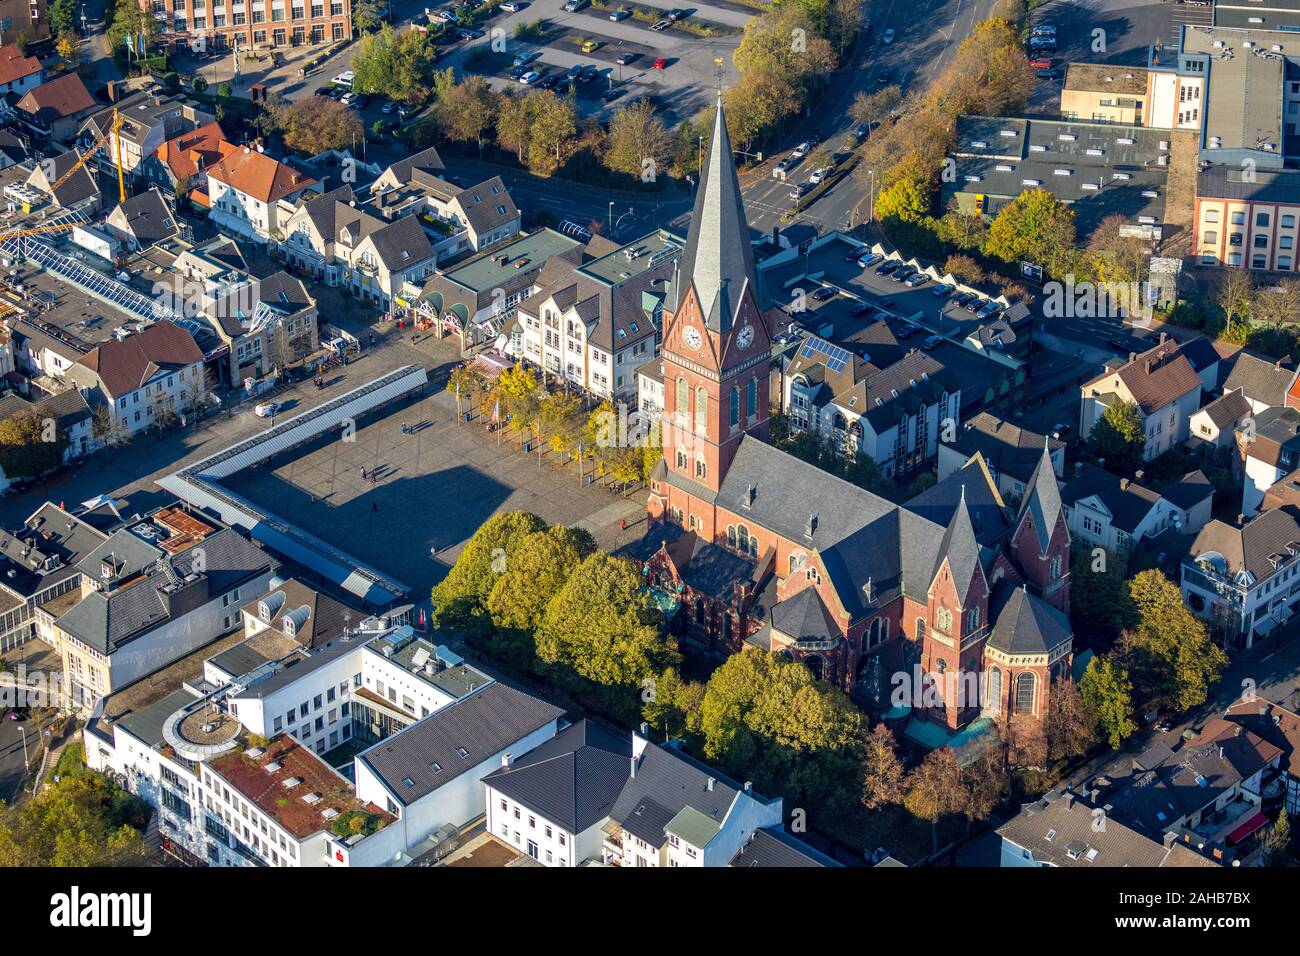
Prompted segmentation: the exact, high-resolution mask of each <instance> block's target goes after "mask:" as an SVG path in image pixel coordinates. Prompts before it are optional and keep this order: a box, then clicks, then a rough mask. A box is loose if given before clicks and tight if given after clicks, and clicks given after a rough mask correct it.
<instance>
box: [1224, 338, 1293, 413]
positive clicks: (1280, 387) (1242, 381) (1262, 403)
mask: <svg viewBox="0 0 1300 956" xmlns="http://www.w3.org/2000/svg"><path fill="white" fill-rule="evenodd" d="M1220 375H1221V376H1222V378H1223V384H1222V389H1223V394H1225V395H1227V394H1228V393H1229V392H1240V393H1241V395H1242V397H1243V398H1245V399H1246V401H1248V402H1249V403H1250V409H1251V411H1253V412H1254V413H1255V414H1259V413H1260V412H1262V411H1264V410H1265V409H1267V408H1280V407H1281V406H1283V405H1286V404H1287V400H1286V396H1287V391H1288V389H1290V387H1291V384H1292V382H1294V381H1295V379H1296V363H1295V362H1294V361H1293V360H1292V359H1291V358H1289V357H1287V358H1280V359H1273V358H1266V357H1264V356H1262V355H1255V354H1254V353H1253V352H1246V351H1244V350H1243V351H1240V352H1237V353H1235V354H1234V355H1232V356H1231V357H1229V358H1227V359H1224V360H1223V362H1222V363H1221V371H1220Z"/></svg>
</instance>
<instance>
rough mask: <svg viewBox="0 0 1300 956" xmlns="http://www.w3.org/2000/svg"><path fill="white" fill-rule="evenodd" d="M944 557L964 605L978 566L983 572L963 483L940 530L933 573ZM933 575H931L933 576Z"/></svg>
mask: <svg viewBox="0 0 1300 956" xmlns="http://www.w3.org/2000/svg"><path fill="white" fill-rule="evenodd" d="M945 559H946V560H947V562H948V568H949V570H950V571H951V572H952V580H953V584H954V585H955V587H956V589H957V600H958V602H960V603H961V604H962V605H963V606H965V604H966V594H967V592H968V591H969V590H970V583H971V581H972V580H974V577H975V570H976V569H977V568H979V569H980V571H981V573H982V572H983V568H982V567H981V565H980V546H979V541H978V540H976V538H975V524H974V522H973V521H972V520H971V516H970V505H969V504H967V502H966V485H965V483H963V484H962V486H961V500H960V501H958V502H957V508H956V510H954V511H953V513H952V518H950V519H949V521H948V527H947V529H946V530H945V531H944V533H943V540H941V541H940V542H939V558H938V563H937V564H936V565H935V568H934V574H935V575H937V574H938V573H939V568H941V567H942V566H943V562H944V560H945ZM933 577H934V575H931V578H932V579H933Z"/></svg>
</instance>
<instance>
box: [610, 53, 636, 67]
mask: <svg viewBox="0 0 1300 956" xmlns="http://www.w3.org/2000/svg"><path fill="white" fill-rule="evenodd" d="M640 55H641V54H640V53H622V54H620V55H619V58H618V59H617V60H615V61H614V62H615V63H617V64H618V65H619V66H627V65H628V64H629V63H631V62H632V61H633V60H635V59H636V58H637V57H639V56H640Z"/></svg>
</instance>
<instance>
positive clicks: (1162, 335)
mask: <svg viewBox="0 0 1300 956" xmlns="http://www.w3.org/2000/svg"><path fill="white" fill-rule="evenodd" d="M1168 339H1169V333H1168V332H1161V333H1160V344H1161V345H1164V344H1165V342H1166V341H1168Z"/></svg>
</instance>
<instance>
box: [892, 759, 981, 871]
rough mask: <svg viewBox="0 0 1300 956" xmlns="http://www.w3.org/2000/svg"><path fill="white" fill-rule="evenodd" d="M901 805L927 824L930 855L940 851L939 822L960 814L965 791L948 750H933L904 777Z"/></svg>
mask: <svg viewBox="0 0 1300 956" xmlns="http://www.w3.org/2000/svg"><path fill="white" fill-rule="evenodd" d="M905 786H906V789H905V791H904V793H903V806H904V807H905V808H906V809H907V812H908V813H910V814H911V815H912V816H914V817H916V818H917V819H918V820H924V821H925V822H926V823H928V824H930V843H931V849H932V852H934V853H938V852H939V821H940V820H942V819H943V818H944V817H946V816H950V815H952V814H955V813H962V812H963V811H964V809H965V806H966V800H967V792H966V789H965V787H964V786H963V785H962V773H961V765H960V764H959V763H958V762H957V755H956V754H955V753H954V752H953V749H952V748H951V747H940V748H939V749H938V750H932V751H930V752H929V753H928V754H926V757H925V759H924V760H922V761H921V763H920V765H919V766H918V767H917V768H916V769H915V770H913V771H912V772H911V773H910V774H909V775H908V777H907V782H906V785H905Z"/></svg>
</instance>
